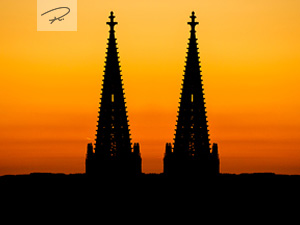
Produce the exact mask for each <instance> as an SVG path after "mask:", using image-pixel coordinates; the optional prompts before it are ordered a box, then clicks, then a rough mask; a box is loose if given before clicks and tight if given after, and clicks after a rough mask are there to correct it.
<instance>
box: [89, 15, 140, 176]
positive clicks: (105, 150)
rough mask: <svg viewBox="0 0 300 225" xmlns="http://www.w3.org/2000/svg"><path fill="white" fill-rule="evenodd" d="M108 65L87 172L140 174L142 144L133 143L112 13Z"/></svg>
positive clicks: (105, 71) (115, 23) (90, 146)
mask: <svg viewBox="0 0 300 225" xmlns="http://www.w3.org/2000/svg"><path fill="white" fill-rule="evenodd" d="M109 18H110V21H109V22H107V24H108V25H109V27H110V30H109V38H108V47H107V56H106V65H105V70H104V78H103V87H102V96H101V106H100V111H99V120H98V125H97V134H96V144H95V148H94V149H93V146H92V144H89V145H88V150H87V158H86V173H87V174H97V175H98V174H99V175H100V174H101V175H130V176H132V175H138V174H140V173H141V157H140V150H139V144H138V143H135V144H134V147H132V144H131V138H130V132H129V131H130V129H129V125H128V118H127V111H126V106H125V98H124V89H123V83H122V77H121V71H120V65H119V57H118V51H117V49H118V48H117V43H116V38H115V30H114V26H115V25H117V24H118V23H117V22H115V21H114V18H115V16H114V15H113V12H111V15H110V16H109Z"/></svg>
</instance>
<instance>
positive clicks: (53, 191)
mask: <svg viewBox="0 0 300 225" xmlns="http://www.w3.org/2000/svg"><path fill="white" fill-rule="evenodd" d="M0 190H1V196H2V198H1V204H2V206H4V208H5V209H6V210H8V211H9V212H13V213H14V214H15V213H16V212H17V213H22V212H26V215H27V216H29V218H30V221H31V220H32V219H33V218H36V217H35V216H36V215H42V217H43V220H42V221H41V223H42V224H44V220H45V219H47V221H48V220H52V219H54V220H55V221H57V220H59V221H61V220H64V219H65V220H67V222H68V224H69V223H71V222H77V223H79V221H78V220H80V221H81V220H82V219H83V220H84V224H90V223H91V221H102V220H103V219H104V218H106V219H111V220H113V221H116V220H117V221H119V220H122V221H123V222H122V223H124V221H126V222H127V221H128V222H130V221H136V220H138V221H139V224H143V223H145V221H148V222H151V223H157V221H164V222H165V223H167V224H170V223H171V221H172V222H176V221H178V222H179V223H181V224H191V223H194V222H192V221H196V222H197V223H199V222H200V221H202V220H203V219H204V218H206V219H211V220H214V221H218V222H219V221H221V220H222V221H223V222H225V221H226V222H233V221H238V222H239V223H241V224H245V223H246V224H248V223H249V222H251V221H252V222H255V223H257V221H265V222H267V224H269V223H270V222H271V221H274V222H277V223H278V222H280V221H281V219H283V222H284V224H290V222H289V221H290V220H294V218H296V217H298V215H299V210H300V207H299V205H300V204H299V201H300V198H299V196H300V194H299V193H300V176H298V175H294V176H289V175H275V174H270V173H262V174H240V175H234V174H220V175H219V176H217V177H197V178H196V177H190V178H168V177H165V176H164V175H162V174H146V175H142V176H140V177H136V178H126V179H125V178H110V179H108V178H93V177H88V176H86V175H85V174H70V175H65V174H42V173H35V174H30V175H16V176H2V177H0ZM28 212H29V214H28ZM2 213H3V211H2ZM2 215H5V213H3V214H2ZM237 215H238V216H239V217H237ZM58 217H59V218H60V219H58ZM11 218H17V219H20V217H11ZM21 218H22V219H23V217H21ZM238 218H239V219H238ZM190 220H191V221H190ZM278 220H279V221H278ZM23 222H24V221H23ZM48 222H49V221H48ZM148 222H147V223H148ZM104 224H115V223H114V222H109V223H104ZM159 224H160V223H159ZM204 224H205V223H204ZM258 224H260V223H258Z"/></svg>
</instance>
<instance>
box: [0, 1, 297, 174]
mask: <svg viewBox="0 0 300 225" xmlns="http://www.w3.org/2000/svg"><path fill="white" fill-rule="evenodd" d="M36 10H37V9H36V0H27V1H23V0H9V1H8V0H6V1H4V0H2V1H1V3H0V31H1V36H0V71H1V76H0V96H1V97H0V98H1V99H0V175H3V174H20V173H30V172H63V173H82V172H84V169H85V165H84V162H85V154H86V144H87V143H88V142H90V141H93V140H94V138H95V132H96V122H97V113H98V106H99V100H100V88H101V84H102V76H103V69H104V58H105V52H106V47H107V38H108V26H107V25H106V22H107V21H108V16H109V12H110V11H111V10H113V11H114V12H115V15H116V21H118V23H119V24H118V25H117V26H116V37H117V41H118V47H119V55H120V61H121V69H122V75H123V80H124V87H125V97H126V101H127V107H128V115H129V122H130V128H131V136H132V139H133V142H139V143H140V146H141V154H142V160H143V165H142V167H143V172H145V173H150V172H153V173H158V172H162V168H163V163H162V159H163V154H164V151H165V149H164V148H165V143H166V142H171V141H172V139H173V137H174V133H175V132H174V129H175V121H176V113H177V108H178V102H179V95H180V86H181V80H182V75H183V69H184V62H185V56H186V51H187V49H186V48H187V43H188V38H189V26H188V25H187V22H188V20H189V19H190V18H189V16H190V14H191V11H193V10H194V11H195V12H196V16H197V21H199V26H197V27H196V30H197V37H198V43H199V51H200V59H201V66H202V71H203V72H202V74H203V79H204V81H203V83H204V91H205V98H206V106H207V116H208V124H209V130H210V136H211V140H212V142H217V143H218V144H219V151H220V158H221V172H223V173H242V172H275V173H285V174H300V163H299V162H300V114H299V112H300V101H299V96H300V88H299V82H300V63H299V62H300V42H299V40H300V14H299V12H300V2H299V1H297V0H280V1H278V0H263V1H261V0H252V1H240V0H225V1H224V0H211V1H204V0H202V1H199V0H194V1H192V0H186V1H179V0H172V1H170V0H165V1H159V0H154V1H153V0H152V1H149V0H147V1H146V0H143V1H141V0H129V1H124V0H112V1H100V0H90V1H83V0H78V27H77V32H62V31H61V32H37V31H36Z"/></svg>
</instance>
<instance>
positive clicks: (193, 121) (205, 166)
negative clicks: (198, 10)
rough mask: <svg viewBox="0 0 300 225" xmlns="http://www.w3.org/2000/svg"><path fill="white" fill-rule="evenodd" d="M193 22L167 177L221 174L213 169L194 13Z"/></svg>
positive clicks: (167, 159)
mask: <svg viewBox="0 0 300 225" xmlns="http://www.w3.org/2000/svg"><path fill="white" fill-rule="evenodd" d="M190 18H191V21H190V22H188V24H189V25H190V26H191V31H190V38H189V43H188V52H187V57H186V66H185V71H184V78H183V85H182V92H181V97H180V106H179V111H178V120H177V124H176V130H175V138H174V145H173V149H172V150H173V151H170V147H171V145H170V144H168V145H167V146H168V147H167V148H168V149H167V148H166V154H165V159H164V163H165V165H164V170H165V172H166V173H183V174H193V173H196V174H199V173H202V174H203V173H210V172H211V171H214V172H215V171H216V170H218V169H212V167H213V166H212V165H213V164H214V162H213V161H214V160H213V159H212V154H211V148H210V139H209V134H208V125H207V117H206V108H205V101H204V91H203V84H202V75H201V69H200V68H201V66H200V59H199V54H198V46H197V38H196V30H195V27H196V25H197V24H198V22H196V21H195V19H196V16H195V12H192V15H191V16H190ZM215 152H216V151H215ZM214 155H217V154H214ZM215 164H216V163H215ZM215 164H214V165H215Z"/></svg>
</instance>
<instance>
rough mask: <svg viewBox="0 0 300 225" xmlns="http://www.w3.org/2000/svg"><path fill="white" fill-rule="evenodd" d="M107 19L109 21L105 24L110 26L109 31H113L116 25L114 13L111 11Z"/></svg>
mask: <svg viewBox="0 0 300 225" xmlns="http://www.w3.org/2000/svg"><path fill="white" fill-rule="evenodd" d="M108 18H110V21H109V22H106V24H108V25H109V26H110V29H111V30H113V29H114V26H115V25H116V24H118V22H115V21H114V18H115V16H114V12H113V11H111V12H110V16H109V17H108Z"/></svg>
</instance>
